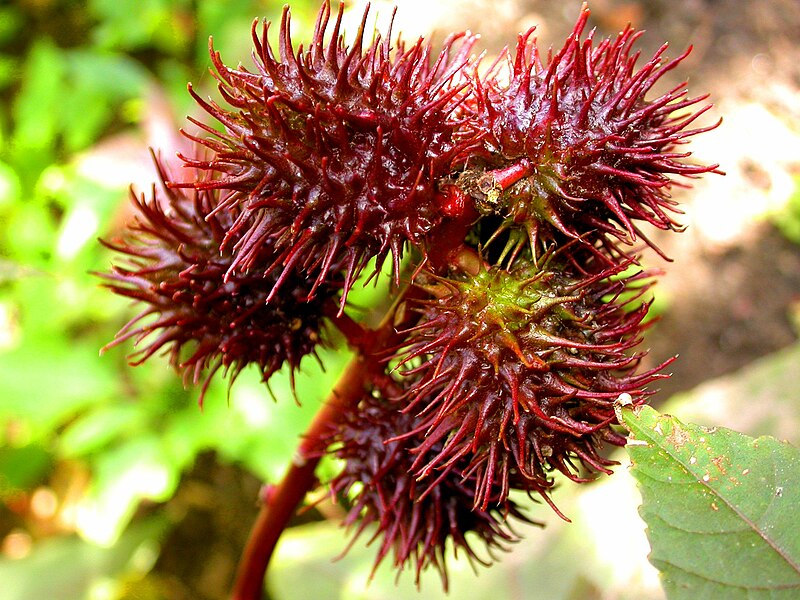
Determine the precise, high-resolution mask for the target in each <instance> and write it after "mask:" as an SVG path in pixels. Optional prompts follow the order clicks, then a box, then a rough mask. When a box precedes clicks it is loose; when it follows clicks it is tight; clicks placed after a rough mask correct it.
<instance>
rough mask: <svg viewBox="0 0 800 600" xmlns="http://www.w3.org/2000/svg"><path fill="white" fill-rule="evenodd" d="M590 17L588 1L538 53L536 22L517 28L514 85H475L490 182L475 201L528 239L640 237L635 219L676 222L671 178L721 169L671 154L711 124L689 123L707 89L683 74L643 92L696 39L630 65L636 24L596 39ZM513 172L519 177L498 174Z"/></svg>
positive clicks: (670, 225)
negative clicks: (563, 35)
mask: <svg viewBox="0 0 800 600" xmlns="http://www.w3.org/2000/svg"><path fill="white" fill-rule="evenodd" d="M588 17H589V10H588V9H587V8H586V6H585V5H584V7H583V9H582V10H581V14H580V17H579V18H578V21H577V23H576V25H575V28H574V29H573V31H572V34H571V35H570V36H569V38H568V39H567V42H566V43H565V45H564V46H563V48H561V50H559V51H558V52H556V53H555V54H554V55H551V54H548V58H547V60H546V61H545V62H543V61H542V58H541V56H540V54H539V49H538V47H537V45H536V39H535V38H533V37H532V36H533V29H531V30H530V31H528V32H527V33H526V34H523V35H520V36H519V41H518V43H517V47H516V52H515V54H514V57H513V60H512V59H511V57H510V56H509V71H510V73H509V78H510V79H509V82H508V83H507V84H505V85H503V84H500V83H498V81H497V79H496V77H495V74H494V73H493V74H492V75H490V76H489V77H487V78H486V79H485V80H484V81H480V80H478V81H477V82H476V84H477V88H478V89H477V95H476V98H475V99H474V105H473V106H474V109H475V111H476V120H475V123H474V125H473V127H474V129H473V131H474V132H478V131H484V130H488V131H489V132H490V133H489V134H488V135H486V138H485V140H486V141H485V148H484V160H485V161H486V165H485V167H486V169H487V170H489V171H490V172H489V173H488V177H484V179H485V181H484V187H485V188H486V189H484V190H483V191H481V190H476V191H475V195H476V196H478V204H479V207H480V208H481V209H482V210H483V211H484V212H492V213H496V214H499V215H500V216H502V217H503V218H505V219H506V222H505V227H506V228H510V227H521V228H524V229H525V230H527V233H528V236H529V237H530V238H531V243H532V245H534V241H535V239H536V238H537V237H541V235H542V234H543V233H544V234H545V235H550V233H548V232H552V230H553V229H556V230H559V231H560V232H562V233H563V234H566V235H567V236H570V237H579V236H582V237H583V238H587V237H589V238H596V237H597V236H606V237H610V238H612V239H616V240H622V241H623V242H625V243H631V242H632V241H634V240H635V239H636V238H637V236H639V237H642V238H643V239H645V240H646V241H647V238H646V237H645V236H644V235H643V234H642V232H641V230H640V228H639V225H638V224H637V223H640V222H647V223H650V224H651V225H654V226H655V227H658V228H660V229H676V228H678V227H679V226H678V225H677V224H676V222H675V221H674V220H673V218H672V214H671V213H676V212H679V211H678V210H677V208H676V203H675V201H673V200H672V199H671V198H670V195H669V193H668V192H669V188H670V186H671V185H672V184H673V183H674V182H673V177H674V176H676V175H677V176H683V177H686V178H693V177H696V176H698V175H699V174H701V173H707V172H713V171H717V167H718V165H697V164H691V163H689V162H687V161H686V160H685V159H686V158H687V157H688V156H689V155H690V153H689V152H679V151H678V146H680V145H682V144H684V143H686V141H687V140H688V138H690V137H692V136H694V135H697V134H698V133H701V132H703V131H707V130H709V129H713V128H714V127H716V126H717V125H718V123H717V124H714V125H711V126H710V127H701V128H694V129H692V128H690V126H691V125H692V124H693V123H694V122H695V121H696V120H697V119H698V117H699V116H700V115H702V114H703V113H705V112H706V111H707V110H708V109H709V108H710V107H711V105H708V104H706V105H703V104H702V103H703V101H704V100H705V99H706V98H707V96H700V97H697V98H689V97H688V96H687V90H686V83H685V82H684V83H682V84H680V85H678V86H677V87H675V88H673V89H671V90H670V91H668V92H667V93H665V94H663V95H661V96H659V97H657V98H655V99H648V98H647V95H648V93H649V92H650V91H651V90H652V88H653V86H654V85H655V84H656V82H658V81H659V79H660V78H661V77H663V75H664V74H665V73H667V72H668V71H671V70H672V69H674V68H675V67H676V66H678V64H679V63H680V62H681V61H682V60H683V59H684V58H686V56H687V55H688V54H689V51H690V50H691V48H690V49H689V50H687V51H686V52H685V53H683V54H682V55H680V56H678V57H677V58H674V59H672V60H668V61H666V62H664V59H663V55H664V53H665V51H666V48H667V46H666V44H665V45H664V46H662V48H661V49H659V50H658V51H657V52H656V53H655V55H654V56H653V57H652V58H651V59H650V60H649V61H648V62H647V63H645V64H644V65H643V66H642V67H641V68H638V69H637V68H636V62H637V59H638V57H639V52H638V51H635V50H634V45H635V42H636V40H637V39H638V38H639V36H640V35H641V32H636V31H634V30H633V29H632V28H631V27H630V26H628V27H627V28H626V29H625V30H624V31H623V32H622V33H620V34H619V35H618V36H617V37H616V38H614V39H611V38H608V39H604V40H602V41H601V42H600V43H598V44H597V45H595V44H594V36H593V34H594V32H593V31H592V32H590V33H589V35H588V36H587V37H586V38H585V39H583V40H582V39H581V36H582V35H583V30H584V28H585V26H586V21H587V19H588ZM509 169H511V170H516V171H518V173H516V175H515V177H512V178H508V177H503V175H505V174H506V171H508V170H509ZM495 175H497V176H496V177H495ZM544 224H546V225H544ZM648 243H649V242H648Z"/></svg>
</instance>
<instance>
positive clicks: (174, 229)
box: [100, 171, 341, 403]
mask: <svg viewBox="0 0 800 600" xmlns="http://www.w3.org/2000/svg"><path fill="white" fill-rule="evenodd" d="M162 179H163V171H162ZM217 197H218V192H217V191H214V190H201V191H192V192H183V191H180V190H169V189H166V193H165V194H164V195H158V194H157V193H156V190H155V186H154V190H153V196H152V197H151V198H150V199H149V200H145V199H144V197H142V198H137V197H136V195H132V200H133V203H134V207H135V210H136V213H137V214H136V221H135V223H134V224H133V225H132V226H131V227H130V228H129V231H128V235H127V238H126V239H125V240H123V241H120V242H117V243H108V242H104V244H105V245H106V246H108V247H109V248H111V249H112V250H115V251H117V252H118V253H120V254H121V255H122V256H123V257H124V259H125V260H124V261H123V262H122V263H121V264H120V265H117V266H115V267H114V268H113V270H112V272H111V273H105V274H100V276H101V277H103V278H104V279H106V280H107V281H108V282H109V283H108V284H107V287H109V288H110V289H111V290H112V291H114V292H115V293H117V294H119V295H122V296H126V297H128V298H132V299H134V300H136V301H137V302H138V303H140V304H143V305H144V308H143V309H142V311H141V312H140V313H139V314H138V315H137V316H136V317H134V318H133V319H132V320H131V321H130V322H129V323H128V324H127V325H126V326H125V327H123V329H122V330H121V331H120V332H119V333H118V334H117V337H116V339H115V340H114V341H113V342H112V343H111V344H110V345H117V344H119V343H121V342H123V341H125V340H127V339H130V338H133V339H134V340H135V341H136V343H137V345H139V344H142V347H141V348H140V349H138V350H137V351H136V352H134V353H133V354H132V355H131V360H132V364H141V363H142V362H143V361H145V360H146V359H148V358H149V357H151V356H153V355H154V354H156V353H158V352H160V351H163V352H164V353H165V354H167V355H168V356H169V360H170V363H171V364H172V366H173V367H174V368H175V369H176V370H177V371H179V372H180V373H182V374H183V376H184V380H185V381H186V382H189V381H191V382H192V383H195V384H198V383H200V381H203V387H202V392H201V397H200V401H201V403H202V399H203V395H204V394H205V391H206V388H207V387H208V384H209V382H210V381H211V379H212V377H213V375H214V374H215V373H216V372H217V371H219V370H220V369H223V370H224V371H225V372H226V373H227V374H228V375H230V377H231V381H233V380H234V379H235V378H236V376H237V375H238V374H239V373H240V371H241V370H242V369H243V368H244V367H245V366H247V365H248V364H255V365H257V367H258V368H259V370H260V371H261V374H262V377H263V379H264V381H267V380H268V379H269V378H270V376H271V375H272V374H273V373H274V372H275V371H277V370H278V369H280V368H281V367H282V366H283V365H284V364H288V365H289V367H290V369H291V370H292V373H293V372H294V370H295V369H296V368H297V367H298V365H299V364H300V360H301V359H302V358H303V357H304V356H306V355H308V354H313V353H314V350H315V348H316V346H317V344H319V343H320V341H321V339H320V337H321V333H320V331H321V329H322V325H323V316H322V313H323V306H324V303H325V302H326V301H331V299H332V298H333V297H334V296H335V295H336V294H337V293H338V292H339V290H340V289H341V284H340V285H339V286H335V285H328V284H326V285H325V286H324V289H321V290H319V293H318V294H317V296H316V297H315V298H314V299H309V298H308V294H309V292H310V290H311V285H312V283H311V282H309V281H308V280H307V279H306V276H305V274H302V273H294V272H293V273H292V274H291V275H290V276H289V277H288V278H287V279H288V281H287V284H286V285H285V286H284V287H283V288H282V290H281V293H280V294H277V295H274V297H272V298H271V299H270V301H269V302H267V298H268V296H270V294H271V292H272V289H273V287H274V285H275V280H276V277H277V276H276V275H275V274H271V275H264V272H263V269H262V270H255V271H254V272H253V273H238V272H237V273H234V274H233V275H230V274H229V272H230V266H231V262H232V261H233V260H234V259H233V255H232V253H231V252H230V251H222V252H220V244H221V243H222V240H223V238H224V237H225V235H226V233H227V232H228V231H229V230H230V227H231V224H232V222H233V221H234V220H235V219H236V218H237V216H239V214H240V213H239V211H233V212H232V211H230V210H226V211H219V212H218V211H217V210H216V209H217V208H218V199H217ZM259 260H260V261H263V264H268V263H269V261H270V260H271V257H269V256H266V255H263V254H262V255H260V256H259ZM334 301H335V300H334Z"/></svg>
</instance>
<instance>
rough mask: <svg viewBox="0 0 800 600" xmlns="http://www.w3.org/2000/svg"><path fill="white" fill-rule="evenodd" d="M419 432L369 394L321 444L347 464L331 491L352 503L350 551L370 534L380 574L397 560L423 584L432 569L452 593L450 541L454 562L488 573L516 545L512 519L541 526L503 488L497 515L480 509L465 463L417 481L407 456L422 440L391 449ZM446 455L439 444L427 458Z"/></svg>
mask: <svg viewBox="0 0 800 600" xmlns="http://www.w3.org/2000/svg"><path fill="white" fill-rule="evenodd" d="M416 427H417V419H416V418H415V417H414V416H413V415H410V414H406V413H403V412H401V411H399V409H398V407H397V405H396V404H395V403H393V402H389V401H387V400H385V399H383V398H382V397H380V396H377V395H370V394H366V395H365V397H364V399H363V400H362V402H361V403H360V405H359V407H358V410H355V411H351V412H350V413H349V414H348V415H347V416H346V418H345V419H344V421H343V422H342V423H340V424H339V426H338V427H336V428H335V429H331V430H330V431H329V433H328V436H327V437H326V438H325V439H324V440H323V443H325V444H326V445H327V446H328V447H329V452H330V453H331V454H332V455H333V456H335V457H336V458H339V459H341V460H342V461H344V466H343V468H342V471H341V472H340V473H339V474H338V475H337V476H336V477H334V479H333V480H332V481H331V482H330V489H331V493H332V494H333V495H334V496H335V497H338V498H343V499H347V498H348V497H349V496H351V495H354V497H353V498H352V503H351V507H350V509H349V511H348V514H347V517H346V518H345V520H344V525H345V526H347V527H349V528H352V529H354V530H355V533H354V535H353V538H352V541H351V542H350V544H351V545H352V544H353V543H354V542H355V541H356V539H357V538H358V537H359V536H361V534H362V533H365V532H367V534H368V535H370V534H371V536H372V537H371V538H370V543H371V542H372V541H375V540H377V541H378V544H379V548H378V554H377V558H376V560H375V566H374V568H377V567H378V565H379V564H380V563H381V562H382V561H383V560H384V559H385V558H386V556H387V555H389V554H390V553H392V554H393V564H394V566H395V568H397V569H398V570H402V569H404V568H405V566H406V565H410V566H411V568H412V569H413V570H414V572H415V574H416V581H417V583H418V584H419V577H420V574H421V572H422V571H423V570H425V569H426V568H428V567H432V568H434V569H436V570H437V571H439V573H440V575H441V577H442V582H443V584H444V587H445V590H446V589H447V581H448V577H447V554H446V549H447V541H448V539H449V540H450V541H451V542H452V544H453V548H454V552H455V553H456V555H457V553H458V551H459V550H462V551H464V552H466V555H467V557H468V558H469V559H470V562H472V563H473V564H474V563H475V562H477V563H479V564H483V565H487V566H488V565H489V564H491V562H493V561H494V560H496V556H495V554H494V551H497V550H500V551H505V550H507V546H508V544H509V543H511V542H514V541H516V540H517V539H518V536H517V534H516V533H515V532H514V531H513V530H512V529H511V528H510V526H509V524H508V521H509V520H510V519H516V520H518V521H520V522H523V523H529V524H537V523H535V522H534V521H531V520H530V519H528V518H527V517H526V516H525V515H524V514H523V513H522V512H521V510H520V509H519V507H518V506H517V505H516V504H515V503H514V502H513V501H511V500H508V499H507V498H500V492H501V490H500V489H499V488H494V489H493V490H491V491H490V492H489V494H490V496H491V500H492V506H491V508H483V509H481V508H475V506H474V505H475V492H474V482H473V481H472V479H473V478H472V477H471V476H465V475H463V474H462V472H461V471H460V468H461V467H463V466H465V465H466V463H465V462H464V461H461V462H459V463H457V464H455V465H453V467H452V468H451V469H450V470H449V471H448V472H447V473H446V474H445V475H444V476H443V477H441V478H438V479H436V480H435V481H425V482H423V481H418V480H417V479H416V477H415V476H414V474H413V473H412V470H411V463H412V462H413V460H414V457H413V455H411V454H410V452H409V450H410V449H411V448H413V447H414V446H415V445H418V444H420V443H421V442H422V438H421V437H417V436H411V437H409V438H407V439H403V440H394V441H389V440H390V438H393V437H396V436H397V435H398V434H399V433H401V432H407V431H411V430H413V429H415V428H416ZM440 450H441V444H438V445H436V444H434V445H433V446H432V447H431V448H430V450H429V452H430V454H431V455H434V454H435V453H437V452H439V451H440ZM470 534H474V536H475V537H474V538H473V539H475V540H477V541H478V543H480V544H482V545H483V546H484V547H485V550H486V553H487V554H488V556H487V557H486V558H483V557H481V556H479V553H478V551H476V548H474V547H473V546H474V544H475V542H471V541H470V539H469V537H470ZM398 574H399V573H398Z"/></svg>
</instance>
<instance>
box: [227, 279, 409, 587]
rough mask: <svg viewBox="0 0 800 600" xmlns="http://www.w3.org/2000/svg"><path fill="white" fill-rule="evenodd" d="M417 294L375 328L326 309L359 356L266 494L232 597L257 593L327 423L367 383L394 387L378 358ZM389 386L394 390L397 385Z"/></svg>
mask: <svg viewBox="0 0 800 600" xmlns="http://www.w3.org/2000/svg"><path fill="white" fill-rule="evenodd" d="M419 293H420V291H419V290H418V289H417V288H413V287H407V288H406V289H404V290H403V291H402V292H401V293H399V294H398V296H397V299H396V300H395V302H394V304H392V306H391V308H390V309H389V310H388V312H387V313H386V315H385V316H384V319H383V321H382V322H381V324H380V325H379V326H378V328H377V329H376V330H370V329H367V328H365V327H363V326H362V325H361V324H359V323H356V322H355V321H353V320H352V319H351V318H350V317H348V316H346V315H344V314H342V315H338V314H337V313H338V310H337V306H334V305H332V307H329V310H326V314H327V316H328V317H329V318H330V319H331V321H332V322H333V323H334V325H336V327H337V328H339V330H340V331H341V332H342V333H343V334H344V336H345V337H346V338H347V340H348V343H349V344H350V345H351V347H353V348H354V349H355V350H356V351H357V355H356V357H355V358H353V360H352V361H350V364H349V365H348V366H347V368H346V369H345V371H344V373H343V374H342V376H341V377H340V378H339V381H338V382H337V383H336V386H335V387H334V389H333V391H332V392H331V395H330V396H329V398H328V400H327V401H326V402H325V404H324V405H323V407H322V408H321V409H320V411H319V412H318V413H317V414H316V415H315V416H314V420H313V421H312V422H311V425H310V426H309V428H308V430H307V431H306V433H305V436H304V437H303V440H302V441H301V442H300V445H299V446H298V448H297V453H296V454H295V456H294V458H293V459H292V464H291V465H290V467H289V470H288V471H287V472H286V475H284V477H283V479H282V480H281V482H280V483H279V484H278V485H277V486H276V487H274V488H272V489H271V490H270V491H269V492H268V493H267V494H266V497H265V499H264V504H263V505H262V507H261V510H260V512H259V514H258V517H257V518H256V522H255V523H254V524H253V528H252V530H251V532H250V538H249V539H248V541H247V545H246V546H245V549H244V552H243V554H242V559H241V561H240V563H239V570H238V572H237V573H236V581H235V583H234V587H233V592H232V594H231V600H259V599H260V598H261V594H262V591H263V588H264V574H265V573H266V571H267V566H268V565H269V561H270V558H272V554H273V552H274V550H275V545H276V544H277V543H278V539H279V538H280V536H281V533H282V532H283V530H284V529H285V528H286V526H287V525H288V524H289V521H290V520H291V518H292V516H293V515H294V513H295V510H296V509H297V506H298V505H299V504H300V503H301V502H302V501H303V498H305V495H306V493H307V492H308V491H309V490H310V489H312V488H313V487H314V486H315V485H316V483H317V478H316V475H315V474H314V472H315V471H316V468H317V465H318V464H319V461H320V458H321V455H322V451H323V450H324V448H320V447H319V440H320V437H321V436H322V435H323V434H325V433H326V432H327V431H328V430H329V428H330V427H332V426H335V424H336V423H337V422H338V421H339V420H340V419H341V418H342V417H343V416H344V415H345V414H347V411H349V410H352V409H353V408H354V407H355V406H357V405H358V402H359V400H361V398H362V397H363V395H364V389H365V386H367V385H377V386H378V387H380V388H381V389H387V388H392V387H397V383H396V382H394V381H393V380H392V379H391V377H389V376H388V375H386V373H385V365H384V364H383V362H382V361H381V358H382V355H383V354H384V353H385V352H386V351H387V349H389V348H392V347H393V346H394V345H395V344H397V341H398V333H397V332H398V331H402V330H403V329H404V328H405V327H407V326H409V323H410V322H411V321H413V319H415V318H417V315H416V313H414V312H413V311H404V313H403V314H402V315H401V316H400V317H399V319H396V313H397V308H398V307H399V306H400V304H401V303H402V302H404V301H405V300H406V299H408V298H410V297H412V296H414V295H416V294H419ZM391 391H392V392H394V393H396V390H391Z"/></svg>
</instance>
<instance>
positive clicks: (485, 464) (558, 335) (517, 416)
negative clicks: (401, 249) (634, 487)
mask: <svg viewBox="0 0 800 600" xmlns="http://www.w3.org/2000/svg"><path fill="white" fill-rule="evenodd" d="M574 245H575V244H573V246H574ZM569 249H570V248H567V250H569ZM578 267H579V264H577V263H574V262H573V261H572V260H570V255H569V254H568V253H567V252H565V251H562V252H559V253H556V254H555V255H552V254H551V255H550V256H549V257H546V258H545V259H542V262H541V264H540V265H539V266H538V267H537V266H536V265H534V264H533V263H531V262H527V261H525V260H522V259H520V260H519V261H518V262H517V264H516V266H515V268H514V269H513V270H511V271H510V272H509V271H505V270H502V269H499V268H497V267H492V268H488V269H483V270H481V272H479V273H478V274H477V275H475V276H464V277H462V278H459V279H443V278H432V280H431V285H429V286H427V289H429V291H430V292H431V293H432V295H433V298H432V299H430V300H427V301H423V302H420V303H419V305H418V310H419V311H420V312H421V314H422V319H421V322H420V324H419V325H418V326H416V327H414V328H413V329H411V330H410V331H409V332H408V335H409V337H408V342H407V344H408V345H407V347H406V348H404V349H401V351H400V352H399V353H398V358H399V359H400V360H401V367H402V366H405V368H406V374H407V375H409V376H414V377H418V378H419V382H418V383H417V384H416V385H415V386H414V388H412V390H411V392H410V393H409V402H408V405H407V407H406V408H405V410H406V411H407V412H411V413H413V414H416V415H417V416H418V418H419V421H418V426H417V428H416V429H415V430H413V431H412V432H411V433H410V434H409V435H410V436H417V437H418V438H420V439H421V440H422V441H421V443H420V444H419V446H418V447H417V448H416V449H415V450H414V452H415V453H416V454H417V456H416V458H415V460H414V464H413V469H414V472H415V474H416V475H417V476H419V477H433V478H435V477H437V476H438V474H437V473H440V472H441V471H447V469H449V468H450V465H451V464H453V461H465V460H466V461H468V463H469V465H470V466H469V468H467V469H466V472H467V473H468V474H470V476H473V477H474V481H475V484H476V489H475V503H476V507H477V508H483V509H485V508H486V507H487V506H488V505H489V503H490V502H492V501H493V498H494V497H495V492H494V491H490V490H495V489H496V488H497V487H499V488H500V489H501V490H503V492H502V494H501V496H500V498H504V497H505V494H507V492H508V490H509V489H510V488H515V487H516V488H521V489H526V490H529V491H533V492H537V493H540V494H541V495H543V496H545V498H546V493H547V490H548V488H549V487H550V486H551V479H550V476H549V473H550V472H551V471H553V470H558V471H560V472H562V473H564V474H565V475H567V476H568V477H570V478H571V479H574V480H576V481H580V480H582V477H581V474H580V471H579V468H578V465H579V464H580V465H583V466H584V467H586V468H588V469H590V470H595V471H606V472H608V469H607V466H608V465H610V464H613V463H609V462H608V461H607V460H606V459H604V458H602V456H601V455H600V454H599V453H598V452H597V448H598V446H600V445H601V444H602V443H603V442H604V441H605V442H610V443H612V444H617V445H622V444H624V439H625V438H624V437H622V436H620V435H619V434H617V433H615V432H614V431H613V430H612V429H611V428H610V425H611V424H613V423H615V415H614V408H613V403H614V401H615V400H616V399H617V398H618V397H619V396H620V394H630V395H631V397H632V399H633V402H634V403H642V402H644V401H645V398H646V396H647V394H648V392H647V391H646V390H645V388H644V386H645V385H646V384H647V383H649V382H651V381H653V380H654V379H657V378H659V377H660V376H659V375H658V374H657V371H658V370H659V369H660V367H659V368H657V369H653V370H649V371H646V372H643V373H638V374H637V373H636V372H635V369H636V367H637V365H638V363H639V362H640V359H641V357H642V354H632V353H631V350H632V349H633V348H634V347H635V346H636V345H637V344H639V342H640V341H641V333H642V331H643V329H644V325H643V319H644V317H645V316H646V314H647V310H648V306H649V304H648V303H647V302H644V301H642V298H641V296H642V294H644V293H645V291H646V289H647V287H648V284H647V283H646V282H645V283H643V281H642V280H643V278H644V274H642V273H639V274H637V275H626V276H623V274H622V271H623V269H624V267H625V265H616V264H613V263H612V262H610V261H607V260H606V259H603V258H601V257H600V256H599V255H596V256H595V257H594V261H586V262H585V263H584V268H583V270H581V269H579V268H578ZM433 448H439V450H437V451H435V452H434V451H433Z"/></svg>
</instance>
